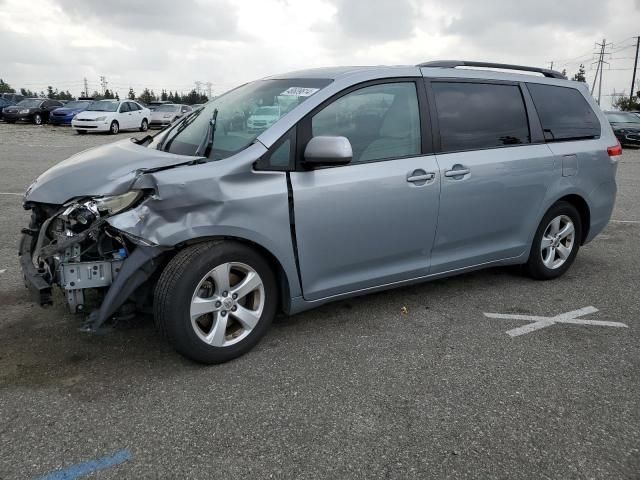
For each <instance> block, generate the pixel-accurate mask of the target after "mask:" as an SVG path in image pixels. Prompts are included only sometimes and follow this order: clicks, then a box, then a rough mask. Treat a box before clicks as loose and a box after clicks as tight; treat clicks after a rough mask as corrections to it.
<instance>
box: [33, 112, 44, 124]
mask: <svg viewBox="0 0 640 480" xmlns="http://www.w3.org/2000/svg"><path fill="white" fill-rule="evenodd" d="M33 123H35V124H36V125H42V115H40V114H39V113H36V114H35V115H34V116H33Z"/></svg>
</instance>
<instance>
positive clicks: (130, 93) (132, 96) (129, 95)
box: [127, 87, 136, 100]
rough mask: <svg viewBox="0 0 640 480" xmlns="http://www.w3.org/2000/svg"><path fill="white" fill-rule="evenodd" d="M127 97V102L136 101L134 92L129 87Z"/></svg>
mask: <svg viewBox="0 0 640 480" xmlns="http://www.w3.org/2000/svg"><path fill="white" fill-rule="evenodd" d="M127 97H129V100H135V99H136V92H134V91H133V88H131V87H129V94H128V95H127Z"/></svg>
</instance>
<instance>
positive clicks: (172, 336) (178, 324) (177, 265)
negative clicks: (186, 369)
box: [153, 241, 278, 364]
mask: <svg viewBox="0 0 640 480" xmlns="http://www.w3.org/2000/svg"><path fill="white" fill-rule="evenodd" d="M226 266H230V268H229V269H226V268H225V267H226ZM214 269H215V270H216V273H215V274H214V273H213V271H214ZM225 272H230V273H228V274H227V273H225ZM251 272H252V273H251ZM245 273H246V276H243V275H244V274H245ZM213 275H215V276H216V278H220V279H223V281H220V282H219V281H218V280H217V279H214V278H213ZM250 275H251V277H250ZM255 275H257V279H256V276H255ZM224 278H227V279H228V283H227V284H228V285H229V286H230V288H229V290H228V291H226V290H224V288H225V281H224ZM250 279H253V280H255V281H256V282H261V283H260V286H258V287H255V289H253V290H249V288H253V287H248V288H247V289H246V290H247V291H245V292H243V290H242V289H240V290H238V291H237V293H234V290H236V289H237V287H238V286H239V285H242V284H243V282H247V281H249V280H250ZM253 283H254V282H251V284H252V285H253ZM249 291H250V292H251V293H247V292H249ZM225 293H226V295H225ZM196 294H197V295H198V297H197V298H198V300H199V301H200V302H198V301H197V300H195V299H196ZM234 295H238V298H237V299H235V297H234ZM204 302H206V305H205V303H204ZM153 304H154V316H155V322H156V326H157V327H158V329H159V330H160V331H161V332H162V333H163V334H164V335H165V336H166V337H167V338H168V340H169V343H171V344H172V345H173V347H174V348H175V349H176V350H177V351H178V352H179V353H180V354H182V355H184V356H185V357H187V358H190V359H191V360H194V361H196V362H200V363H204V364H215V363H223V362H226V361H229V360H231V359H234V358H236V357H239V356H240V355H243V354H244V353H246V352H248V351H249V350H250V349H251V348H252V347H253V346H255V345H256V344H257V343H258V341H259V340H260V339H261V338H262V337H263V336H264V334H265V333H266V332H267V330H268V328H269V326H270V325H271V322H272V320H273V317H274V316H275V313H276V308H277V305H278V287H277V284H276V279H275V275H274V273H273V271H272V269H271V267H270V266H269V264H268V263H267V261H266V260H265V259H264V258H263V257H262V256H261V255H259V254H258V253H257V252H256V251H255V250H253V249H251V248H250V247H248V246H246V245H244V244H242V243H238V242H232V241H216V242H206V243H200V244H197V245H192V246H190V247H187V248H185V249H184V250H182V251H180V252H179V253H178V254H177V255H176V256H175V257H173V259H171V261H170V262H169V263H168V264H167V266H166V267H165V269H164V270H163V272H162V274H161V275H160V278H159V279H158V283H157V284H156V287H155V291H154V302H153ZM193 305H196V306H198V305H200V306H204V307H205V308H204V309H203V310H199V311H204V310H206V311H207V312H210V313H205V314H203V315H201V316H198V314H197V313H196V314H194V316H193V317H192V315H191V314H192V306H193ZM214 307H215V310H216V311H214V312H211V310H208V308H211V309H214ZM225 309H226V310H225ZM233 312H236V313H233ZM241 313H242V314H243V317H245V321H243V322H241V321H240V317H238V316H236V315H239V314H241ZM247 318H248V319H249V320H250V322H249V324H250V325H251V326H250V327H249V326H247V325H248V324H247V321H246V319H247ZM219 325H226V326H225V327H224V329H222V330H220V329H216V327H217V326H219ZM216 333H221V335H217V334H216Z"/></svg>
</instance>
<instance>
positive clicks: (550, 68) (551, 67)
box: [549, 60, 553, 70]
mask: <svg viewBox="0 0 640 480" xmlns="http://www.w3.org/2000/svg"><path fill="white" fill-rule="evenodd" d="M549 70H553V60H551V62H549Z"/></svg>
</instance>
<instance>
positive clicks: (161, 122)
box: [149, 103, 192, 128]
mask: <svg viewBox="0 0 640 480" xmlns="http://www.w3.org/2000/svg"><path fill="white" fill-rule="evenodd" d="M191 110H192V108H191V107H190V106H189V105H180V104H177V103H166V104H164V105H156V106H155V108H154V109H153V110H152V111H151V121H150V122H149V127H151V128H154V127H159V128H164V127H167V126H169V125H171V124H172V123H173V122H175V121H176V120H178V119H180V118H181V117H182V116H183V115H187V114H188V113H189V112H191Z"/></svg>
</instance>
